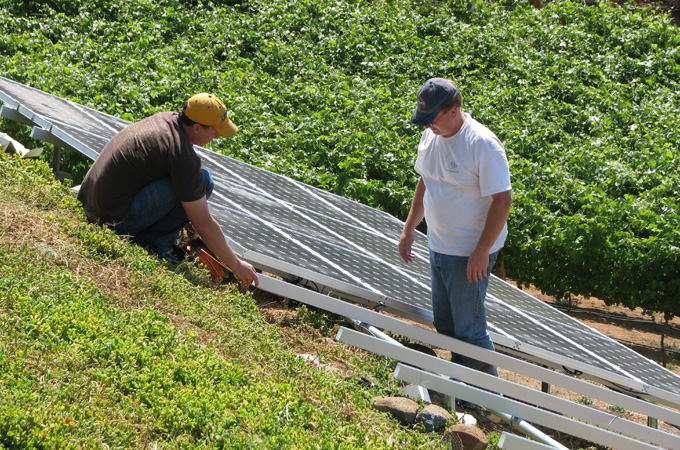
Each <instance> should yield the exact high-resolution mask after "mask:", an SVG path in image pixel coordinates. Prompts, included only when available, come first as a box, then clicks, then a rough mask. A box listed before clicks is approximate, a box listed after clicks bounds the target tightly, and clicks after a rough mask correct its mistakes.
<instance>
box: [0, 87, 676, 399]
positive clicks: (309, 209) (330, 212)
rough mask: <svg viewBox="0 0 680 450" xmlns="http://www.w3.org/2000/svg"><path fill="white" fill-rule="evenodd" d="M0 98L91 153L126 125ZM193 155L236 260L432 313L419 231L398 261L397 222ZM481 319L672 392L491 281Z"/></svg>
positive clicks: (23, 98)
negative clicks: (410, 257) (406, 258)
mask: <svg viewBox="0 0 680 450" xmlns="http://www.w3.org/2000/svg"><path fill="white" fill-rule="evenodd" d="M0 101H2V103H3V104H4V105H3V115H5V116H7V117H14V118H16V115H15V112H18V113H19V115H20V116H21V117H23V118H25V120H24V121H25V122H28V123H31V124H33V125H35V126H37V127H40V128H42V129H44V130H46V131H48V132H49V134H50V135H51V136H54V137H55V138H56V140H58V141H60V142H63V144H64V145H66V146H68V147H70V148H71V149H73V150H76V151H78V152H80V153H83V154H84V155H86V156H88V157H90V158H92V159H96V157H97V155H98V153H99V151H100V150H101V149H102V148H103V146H104V145H105V144H106V142H107V141H108V140H109V139H110V138H111V137H112V136H113V135H114V134H115V133H116V132H117V131H119V130H120V129H122V128H123V127H125V126H126V125H128V122H126V121H124V120H121V119H118V118H115V117H113V116H110V115H107V114H104V113H101V112H98V111H96V110H93V109H90V108H86V107H84V106H82V105H79V104H76V103H73V102H70V101H67V100H65V99H62V98H59V97H56V96H52V95H50V94H47V93H45V92H42V91H39V90H36V89H33V88H30V87H28V86H25V85H22V84H19V83H16V82H14V81H11V80H8V79H5V78H1V77H0ZM7 108H8V109H7ZM197 152H198V154H199V156H200V157H201V159H202V161H203V165H204V167H205V168H206V169H208V170H209V171H210V172H211V174H212V176H213V179H214V181H215V190H214V193H213V196H212V197H211V199H210V202H209V203H210V207H211V211H212V212H213V214H214V216H215V217H216V218H217V220H218V222H219V223H220V225H221V226H222V228H223V230H224V232H225V235H226V236H227V237H228V238H229V240H230V242H231V243H232V245H233V246H234V248H235V249H238V250H239V252H240V254H241V255H242V257H243V258H244V259H246V260H248V261H250V262H251V263H253V264H254V265H255V266H256V267H259V268H266V269H273V270H276V271H279V272H280V273H284V274H288V275H290V276H291V278H297V279H303V280H307V281H309V282H312V283H313V284H314V285H316V286H319V289H327V290H328V291H333V292H334V293H338V294H340V295H341V296H344V297H347V298H358V299H363V300H365V301H366V302H367V303H369V304H371V305H372V306H382V307H386V308H388V309H389V310H390V311H392V312H396V313H398V314H399V313H402V314H403V315H404V317H419V318H422V319H423V321H428V320H431V319H432V310H431V306H430V300H429V296H430V289H429V263H428V257H427V240H426V237H425V236H423V235H421V234H419V235H418V236H417V239H416V242H415V243H414V247H413V249H414V252H415V253H416V255H417V257H416V259H415V261H414V262H412V263H410V264H405V263H403V262H402V261H401V259H400V258H399V256H398V254H397V250H396V247H397V241H398V238H399V235H400V233H401V230H402V227H403V222H401V221H399V220H397V219H396V218H394V217H393V216H391V215H389V214H387V213H385V212H382V211H379V210H376V209H374V208H370V207H368V206H365V205H362V204H360V203H357V202H354V201H351V200H348V199H345V198H342V197H339V196H337V195H334V194H331V193H328V192H325V191H322V190H319V189H316V188H314V187H311V186H309V185H306V184H304V183H301V182H298V181H295V180H292V179H290V178H287V177H284V176H281V175H278V174H275V173H272V172H269V171H267V170H264V169H261V168H257V167H255V166H252V165H249V164H246V163H244V162H241V161H238V160H236V159H233V158H230V157H227V156H225V155H221V154H218V153H215V152H211V151H207V150H205V149H202V148H197ZM487 317H488V322H489V329H490V331H491V333H492V337H493V338H494V341H495V342H496V343H497V345H500V346H501V347H502V346H506V347H507V348H508V350H510V349H512V347H518V346H519V347H521V349H522V351H526V350H525V349H530V350H532V351H536V352H537V353H540V355H539V359H540V358H545V359H546V360H547V361H550V362H552V363H554V364H557V365H564V366H566V367H570V366H571V365H573V364H575V363H580V365H582V366H589V367H592V368H594V372H597V373H598V374H599V373H601V372H604V373H608V374H611V375H612V377H613V378H614V379H616V378H617V377H625V378H626V379H629V380H634V381H635V382H639V383H640V384H649V385H652V386H655V387H657V388H659V389H661V390H664V391H667V392H669V393H673V394H676V395H680V377H678V376H676V375H675V374H674V373H672V372H670V371H668V370H666V369H664V368H663V367H661V366H659V365H658V364H656V363H654V362H652V361H650V360H649V359H647V358H644V357H642V356H641V355H639V354H638V353H636V352H634V351H632V350H631V349H629V348H627V347H626V346H623V345H621V344H619V343H617V342H616V341H614V340H612V339H610V338H608V337H606V336H604V335H602V334H600V333H599V332H597V331H596V330H593V329H592V328H589V327H587V326H585V325H583V324H582V323H581V322H579V321H577V320H575V319H573V318H571V317H569V316H568V315H566V314H563V313H561V312H560V311H558V310H556V309H554V308H552V307H550V306H549V305H547V304H546V303H544V302H542V301H540V300H538V299H536V298H534V297H532V296H530V295H528V294H526V293H524V292H522V291H520V290H519V289H517V288H515V287H514V286H512V285H510V284H508V283H506V282H504V281H502V280H500V279H498V278H496V277H492V279H491V283H490V285H489V291H488V297H487ZM522 345H523V346H524V347H522ZM501 350H502V348H501Z"/></svg>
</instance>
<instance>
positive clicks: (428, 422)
mask: <svg viewBox="0 0 680 450" xmlns="http://www.w3.org/2000/svg"><path fill="white" fill-rule="evenodd" d="M446 422H455V419H454V417H453V416H452V415H451V413H450V412H448V411H447V410H446V409H444V408H442V407H441V406H439V405H427V406H426V407H425V408H423V409H422V411H420V412H419V413H418V415H417V416H416V419H415V423H422V424H423V425H425V431H427V432H428V433H429V432H432V431H440V430H442V429H443V428H444V426H445V425H446Z"/></svg>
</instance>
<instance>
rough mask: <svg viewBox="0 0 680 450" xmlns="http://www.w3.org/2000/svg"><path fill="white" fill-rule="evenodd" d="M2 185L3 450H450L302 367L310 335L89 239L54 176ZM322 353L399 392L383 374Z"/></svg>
mask: <svg viewBox="0 0 680 450" xmlns="http://www.w3.org/2000/svg"><path fill="white" fill-rule="evenodd" d="M0 179H2V180H3V188H2V190H0V448H2V449H22V450H23V449H60V450H61V449H95V448H97V449H99V448H110V449H133V448H139V449H147V448H159V449H161V448H165V449H169V448H178V449H179V448H182V449H189V448H191V449H198V448H205V449H216V448H241V449H251V448H252V449H260V448H323V449H326V448H329V449H330V448H337V449H343V448H344V449H350V448H385V449H387V448H399V449H402V448H440V447H439V441H440V439H441V437H440V435H438V434H437V433H433V434H428V433H424V432H422V430H418V429H417V428H405V427H402V426H400V425H399V424H398V422H396V421H395V420H393V419H392V418H391V417H390V416H389V415H387V414H384V413H380V412H378V411H375V410H373V409H372V407H371V398H372V397H373V396H375V395H381V394H383V391H382V390H381V389H380V388H365V387H361V386H359V385H358V384H356V383H352V382H351V381H346V380H345V379H344V375H343V373H342V372H339V373H328V372H326V371H323V370H319V369H317V368H314V367H312V366H311V365H309V364H307V363H306V362H304V361H302V360H301V359H296V356H297V355H296V351H295V349H296V348H299V349H300V350H305V349H306V350H309V348H314V349H315V350H320V347H319V345H318V343H319V342H324V336H322V335H320V334H319V333H318V332H317V331H316V329H315V328H314V327H313V326H312V325H308V326H305V322H301V323H299V324H298V325H297V326H296V327H294V328H287V327H285V326H283V325H282V324H280V323H269V322H267V321H266V320H265V318H264V316H263V314H262V313H261V311H260V309H259V308H258V307H257V305H256V300H255V299H254V297H253V295H251V294H250V293H245V294H244V293H241V292H239V291H238V290H237V288H236V285H235V284H229V283H227V284H220V285H217V284H215V283H214V282H213V281H212V280H211V279H210V277H209V274H208V272H207V271H206V270H204V268H203V267H202V266H200V265H197V264H185V265H183V266H181V268H180V269H178V270H177V271H175V272H173V271H170V270H168V269H166V268H165V267H163V266H162V265H160V264H159V263H158V262H157V261H156V260H155V259H153V258H150V257H148V256H147V255H146V254H145V253H144V252H143V251H142V250H141V249H139V248H138V247H135V246H131V245H129V244H128V243H127V242H126V241H124V240H123V239H121V238H119V237H117V236H115V235H114V234H112V233H111V232H109V231H107V230H104V229H102V228H99V227H96V226H92V225H88V224H86V223H85V221H84V217H83V214H82V212H81V210H80V207H79V206H78V205H77V201H76V200H75V197H74V194H73V193H72V192H70V191H69V190H68V189H67V188H66V187H64V186H63V185H61V184H59V183H57V182H55V181H54V180H53V179H52V176H51V173H50V170H49V168H48V166H47V165H46V164H44V163H41V162H35V161H25V160H19V159H17V158H15V157H10V156H8V155H6V154H5V153H2V152H0ZM308 314H309V313H308ZM320 351H323V352H325V353H322V354H320V355H319V357H320V358H321V359H322V360H323V361H324V362H327V361H329V360H331V359H332V360H334V361H342V362H343V363H344V364H345V365H346V368H347V369H348V370H350V371H351V372H352V373H355V374H356V377H360V376H366V377H370V378H371V379H374V380H376V381H377V382H378V383H380V384H381V385H382V386H384V387H386V388H390V389H396V387H397V384H396V382H395V380H393V379H391V376H390V374H391V370H390V369H389V368H385V361H384V358H380V357H377V356H372V355H366V354H362V353H361V352H354V351H350V349H349V348H347V347H345V346H342V345H341V344H334V345H327V346H326V347H325V350H324V349H321V350H320Z"/></svg>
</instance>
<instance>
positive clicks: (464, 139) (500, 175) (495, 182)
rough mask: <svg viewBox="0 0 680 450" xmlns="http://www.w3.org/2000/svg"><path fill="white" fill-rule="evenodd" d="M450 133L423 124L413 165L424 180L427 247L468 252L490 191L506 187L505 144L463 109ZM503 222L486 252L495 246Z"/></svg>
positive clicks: (500, 241)
mask: <svg viewBox="0 0 680 450" xmlns="http://www.w3.org/2000/svg"><path fill="white" fill-rule="evenodd" d="M465 115H466V120H465V122H464V124H463V126H462V127H461V129H460V130H459V131H458V133H456V134H455V135H453V136H451V137H448V138H445V137H442V136H437V135H436V134H434V133H433V132H432V131H431V130H430V129H426V130H425V132H424V133H423V136H422V137H421V138H420V143H419V144H418V159H417V160H416V163H415V170H416V172H417V173H418V174H420V176H421V177H422V178H423V181H424V183H425V188H426V190H425V196H424V199H423V204H424V207H425V220H426V221H427V237H428V242H429V245H430V248H431V249H432V250H434V251H435V252H437V253H443V254H447V255H457V256H470V254H471V253H472V251H473V250H474V248H475V246H476V245H477V242H478V241H479V237H480V235H481V234H482V230H483V229H484V224H485V222H486V217H487V214H488V211H489V206H490V205H491V200H492V199H491V195H492V194H497V193H499V192H505V191H509V190H510V189H511V184H510V169H509V166H508V159H507V157H506V156H505V148H504V147H503V144H502V143H501V141H500V140H499V139H498V138H497V137H496V135H495V134H493V132H492V131H491V130H489V129H488V128H486V127H485V126H484V125H482V124H481V123H479V122H477V121H476V120H474V119H473V118H472V117H471V116H470V115H469V114H468V113H465ZM507 235H508V229H507V224H506V225H505V226H504V227H503V231H502V232H501V233H500V235H499V236H498V239H496V242H495V244H494V245H493V247H492V249H491V253H493V252H495V251H497V250H500V249H501V248H502V247H503V244H504V243H505V238H506V237H507Z"/></svg>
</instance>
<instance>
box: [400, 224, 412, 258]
mask: <svg viewBox="0 0 680 450" xmlns="http://www.w3.org/2000/svg"><path fill="white" fill-rule="evenodd" d="M414 239H415V237H414V232H413V230H404V231H402V232H401V236H400V237H399V256H400V257H401V259H403V260H404V262H406V263H409V262H411V261H413V258H414V257H415V254H414V253H413V252H412V251H411V246H412V245H413V240H414Z"/></svg>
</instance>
